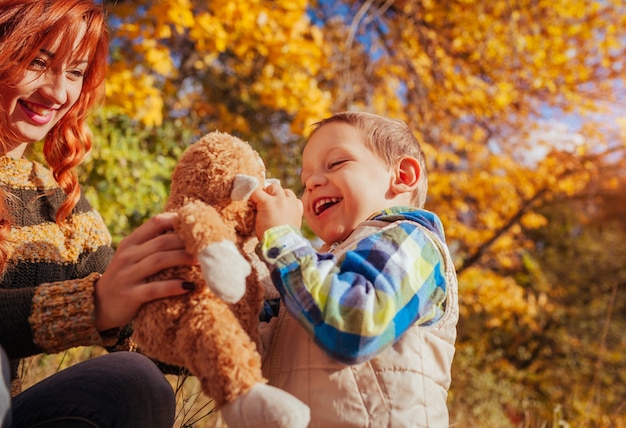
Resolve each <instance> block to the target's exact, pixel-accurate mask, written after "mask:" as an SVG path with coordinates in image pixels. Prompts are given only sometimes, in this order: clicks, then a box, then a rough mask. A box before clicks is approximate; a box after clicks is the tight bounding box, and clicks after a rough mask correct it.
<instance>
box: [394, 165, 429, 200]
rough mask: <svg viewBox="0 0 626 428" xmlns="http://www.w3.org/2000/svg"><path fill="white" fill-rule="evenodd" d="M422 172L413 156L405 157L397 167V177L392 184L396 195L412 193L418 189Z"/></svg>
mask: <svg viewBox="0 0 626 428" xmlns="http://www.w3.org/2000/svg"><path fill="white" fill-rule="evenodd" d="M421 173H422V170H421V169H420V165H419V162H418V161H417V159H415V158H414V157H413V156H405V157H403V158H402V159H401V160H400V162H398V165H397V167H396V176H395V179H394V181H393V184H392V189H393V190H394V191H395V193H404V192H412V191H413V190H415V188H416V187H417V181H418V179H419V178H420V174H421Z"/></svg>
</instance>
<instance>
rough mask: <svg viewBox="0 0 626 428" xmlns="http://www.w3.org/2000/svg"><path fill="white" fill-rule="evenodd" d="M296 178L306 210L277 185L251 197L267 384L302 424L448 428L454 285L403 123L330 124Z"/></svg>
mask: <svg viewBox="0 0 626 428" xmlns="http://www.w3.org/2000/svg"><path fill="white" fill-rule="evenodd" d="M301 179H302V183H303V186H304V194H303V195H302V201H300V200H298V198H297V197H296V195H295V194H294V193H293V192H292V191H291V190H284V189H282V188H281V187H280V185H278V184H273V185H271V186H269V187H268V188H266V189H265V191H263V190H260V191H257V192H256V193H255V194H254V195H253V198H252V200H253V202H254V203H255V204H256V206H257V220H256V233H257V235H258V237H259V239H260V244H259V253H260V256H261V258H262V259H263V260H264V261H265V263H266V264H267V265H268V267H269V269H270V272H271V276H272V280H273V282H274V284H275V286H276V288H277V289H278V291H279V292H280V295H281V303H280V310H279V314H278V317H277V318H274V319H273V320H272V323H273V324H274V326H273V335H272V338H271V342H270V344H269V347H268V348H267V349H266V352H265V358H264V364H263V369H264V374H265V375H266V376H267V377H268V379H269V382H270V384H272V385H275V386H277V387H280V388H282V389H284V390H286V391H288V392H290V393H292V394H293V395H295V396H296V397H298V398H299V399H301V400H302V401H304V402H305V403H306V404H308V405H309V406H310V408H311V425H310V426H311V427H323V428H328V427H376V428H378V427H394V428H397V427H447V426H448V410H447V407H446V398H447V391H448V388H449V386H450V380H451V379H450V371H451V364H452V358H453V356H454V342H455V339H456V323H457V320H458V302H457V281H456V274H455V270H454V266H453V264H452V260H451V258H450V255H449V253H448V250H447V247H446V245H445V238H444V234H443V229H442V225H441V222H440V220H439V219H438V218H437V216H435V215H434V214H433V213H430V212H428V211H424V210H423V209H421V208H422V207H423V205H424V201H425V199H426V190H427V187H428V186H427V180H426V169H425V166H424V154H423V151H422V149H421V147H420V144H419V142H418V141H417V140H416V139H415V137H414V136H413V134H412V132H411V131H410V129H409V128H408V127H407V126H406V125H405V124H404V123H403V122H401V121H396V120H391V119H387V118H384V117H380V116H376V115H372V114H367V113H356V112H344V113H339V114H336V115H334V116H332V117H330V118H327V119H325V120H323V121H321V122H319V123H317V124H316V125H315V126H314V128H313V132H312V134H311V136H310V137H309V140H308V142H307V144H306V146H305V148H304V151H303V154H302V173H301ZM302 210H304V218H305V219H306V221H307V222H308V224H309V226H310V227H311V229H312V230H313V232H315V234H316V235H317V236H318V237H319V238H320V239H322V241H323V242H324V245H323V246H322V248H321V250H320V252H317V251H316V250H315V249H314V248H313V247H312V245H311V243H310V242H309V241H308V240H307V239H305V238H303V236H302V235H301V234H300V226H301V218H302Z"/></svg>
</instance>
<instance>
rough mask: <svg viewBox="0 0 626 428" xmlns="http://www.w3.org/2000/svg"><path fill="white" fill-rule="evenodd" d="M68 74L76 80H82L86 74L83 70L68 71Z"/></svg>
mask: <svg viewBox="0 0 626 428" xmlns="http://www.w3.org/2000/svg"><path fill="white" fill-rule="evenodd" d="M67 74H68V75H69V76H70V77H71V78H73V79H74V80H78V79H82V78H83V77H85V72H84V71H82V70H68V72H67Z"/></svg>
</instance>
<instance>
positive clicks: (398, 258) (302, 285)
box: [260, 207, 447, 364]
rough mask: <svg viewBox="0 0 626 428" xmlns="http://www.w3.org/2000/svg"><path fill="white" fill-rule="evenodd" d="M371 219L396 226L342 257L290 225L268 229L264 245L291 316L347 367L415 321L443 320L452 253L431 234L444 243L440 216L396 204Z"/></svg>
mask: <svg viewBox="0 0 626 428" xmlns="http://www.w3.org/2000/svg"><path fill="white" fill-rule="evenodd" d="M370 220H382V221H386V222H389V223H390V225H389V226H388V227H385V228H382V229H380V230H378V231H377V232H376V233H373V234H370V235H368V236H365V237H364V238H363V239H360V240H358V241H356V242H354V243H352V244H351V245H350V246H349V248H347V250H346V251H342V252H340V253H339V255H338V256H335V255H334V254H332V253H318V252H316V251H315V249H314V248H313V247H312V245H311V243H310V242H309V241H308V240H307V239H305V238H304V237H303V236H302V235H301V234H300V232H299V231H298V230H296V229H295V228H293V227H291V226H278V227H275V228H272V229H270V230H268V231H266V232H265V235H264V237H263V240H262V242H261V245H260V253H261V257H262V258H263V260H265V262H266V263H267V264H268V267H269V269H270V272H271V275H272V280H273V282H274V284H275V285H276V287H277V289H278V291H279V292H280V294H281V297H282V300H283V302H284V304H285V306H286V308H287V310H288V311H289V313H290V314H291V315H292V316H293V317H294V318H296V319H297V320H299V322H300V323H301V324H302V325H303V326H304V328H305V329H306V330H307V331H308V332H309V334H311V335H312V337H313V339H314V340H315V342H316V343H317V344H318V346H320V347H321V348H322V349H323V350H324V351H325V352H327V353H328V354H329V355H330V356H331V357H333V358H335V359H337V360H339V361H341V362H343V363H346V364H355V363H359V362H363V361H366V360H369V359H371V358H373V357H375V356H376V355H377V354H379V353H380V352H381V351H383V350H384V349H386V348H387V347H389V346H390V345H392V344H393V343H395V342H396V341H397V340H398V339H399V338H400V337H401V336H402V334H403V333H404V332H405V331H406V330H407V329H408V328H410V327H411V326H412V325H414V324H417V325H422V326H426V325H430V324H433V323H436V322H437V321H438V320H439V319H440V318H441V316H442V315H443V309H444V302H445V298H446V290H447V284H446V279H445V278H446V276H445V266H444V257H445V256H444V255H443V254H441V252H440V251H439V249H438V247H437V245H436V244H435V243H434V242H433V241H432V240H431V239H432V238H430V237H429V236H433V235H435V236H436V237H437V238H435V239H440V240H441V242H445V237H444V233H443V227H442V225H441V221H440V220H439V218H438V217H437V216H436V215H435V214H433V213H431V212H428V211H425V210H419V209H416V208H408V207H394V208H390V209H387V210H384V211H381V212H379V213H377V214H375V215H373V216H372V217H370ZM416 223H418V224H419V225H418V224H416ZM420 225H421V226H423V227H425V228H426V229H428V230H429V231H430V232H432V233H428V232H426V231H425V230H424V229H423V228H422V227H420Z"/></svg>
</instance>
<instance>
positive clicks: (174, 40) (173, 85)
mask: <svg viewBox="0 0 626 428" xmlns="http://www.w3.org/2000/svg"><path fill="white" fill-rule="evenodd" d="M104 4H105V5H106V7H107V9H108V10H109V23H110V27H111V38H112V41H113V44H112V48H111V66H110V72H109V76H108V80H107V102H106V106H105V108H104V109H102V110H101V111H100V112H99V113H98V116H97V118H96V120H95V121H94V123H93V127H94V130H95V132H96V135H97V137H98V138H99V144H98V147H97V148H96V149H95V151H94V154H93V160H92V162H90V163H89V164H88V165H86V167H85V170H84V177H85V180H86V182H87V183H88V186H87V189H88V191H89V194H90V198H91V200H93V201H94V204H95V205H97V206H98V208H99V209H100V210H101V211H102V212H103V214H104V215H105V217H106V219H107V221H108V222H109V224H110V225H111V229H112V231H113V232H114V233H115V235H116V236H117V237H119V236H121V235H123V234H124V233H125V232H126V231H128V230H129V229H130V228H132V227H135V226H137V225H138V224H139V223H140V222H141V221H143V220H144V219H145V218H146V217H147V216H149V215H151V214H153V213H156V212H158V211H159V210H160V209H161V207H162V204H163V202H164V200H165V195H166V194H167V186H168V177H169V174H170V171H171V168H172V165H173V162H174V159H176V157H177V155H178V154H179V153H180V151H181V150H182V149H183V148H184V147H185V146H186V145H187V144H189V143H191V142H192V141H193V140H194V139H195V138H197V137H198V136H200V135H202V134H203V133H205V132H206V131H211V130H215V129H219V130H223V131H227V132H231V133H234V134H236V135H239V136H241V137H242V138H245V139H246V140H248V141H251V142H252V143H253V145H255V148H257V149H258V150H259V152H260V153H262V155H263V157H264V158H265V159H266V161H267V163H268V165H269V169H270V171H271V172H272V174H273V175H274V176H276V177H279V178H281V180H283V182H284V183H285V184H286V185H288V186H290V187H292V188H294V189H295V190H299V186H300V184H299V171H298V159H299V156H300V151H301V148H302V144H303V142H304V137H305V136H306V132H307V130H308V126H309V125H310V124H311V123H313V122H314V121H316V120H319V119H321V118H323V117H325V116H327V115H328V114H330V113H331V112H333V111H339V110H346V109H361V110H367V111H372V112H376V113H379V114H384V115H388V116H391V117H395V118H400V119H403V120H405V121H406V122H407V123H409V125H410V126H411V127H412V128H413V129H414V130H415V133H416V135H417V136H419V138H421V140H422V141H423V142H424V144H425V149H426V152H427V157H428V167H429V182H430V190H429V192H430V193H429V198H428V201H427V208H428V209H430V210H433V211H435V212H437V213H438V214H439V215H440V216H441V217H442V220H443V222H444V226H445V227H446V231H447V239H448V241H449V244H450V247H451V249H452V252H453V255H454V257H455V261H456V265H457V270H458V274H459V283H460V296H461V299H460V303H461V308H462V319H461V322H460V324H459V340H458V348H457V349H458V352H457V357H456V359H455V367H454V372H453V384H452V388H451V391H450V399H449V403H450V411H451V419H452V421H453V422H454V424H455V426H457V427H465V426H498V427H507V426H524V427H526V426H529V427H532V426H537V427H539V426H546V424H552V426H565V425H564V424H569V425H570V426H589V427H591V426H604V427H625V426H626V417H625V416H624V415H625V414H626V401H625V397H626V388H625V387H624V385H625V384H626V340H625V339H624V338H623V337H624V335H623V334H621V333H620V331H622V330H623V328H624V327H626V302H625V300H626V268H625V267H624V266H623V265H624V264H623V261H624V260H625V257H626V248H625V247H624V242H626V240H625V239H624V238H625V237H626V228H625V227H624V218H626V217H624V215H626V212H625V211H624V210H623V211H619V209H617V208H616V207H617V206H622V207H623V206H625V205H626V199H625V198H624V192H623V188H624V185H625V184H626V178H625V174H624V159H625V156H624V155H625V151H626V119H625V118H624V113H623V111H624V110H623V109H624V102H625V100H626V97H625V96H626V90H625V87H626V77H625V76H626V64H625V62H626V4H625V3H624V2H623V0H596V1H592V0H520V1H516V2H511V1H503V0H493V1H478V0H476V1H473V0H451V1H433V0H395V1H393V0H391V1H389V0H386V1H385V0H365V1H328V0H319V1H305V0H276V1H271V2H270V1H258V0H253V1H247V2H238V1H232V0H216V1H209V2H206V1H197V0H168V1H149V0H136V1H132V2H131V1H123V0H116V1H105V2H104ZM615 212H617V213H618V214H615ZM620 215H621V217H620ZM581 266H585V269H583V270H580V267H581ZM559 424H560V425H559Z"/></svg>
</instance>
